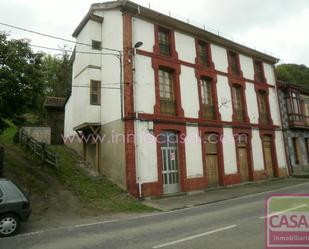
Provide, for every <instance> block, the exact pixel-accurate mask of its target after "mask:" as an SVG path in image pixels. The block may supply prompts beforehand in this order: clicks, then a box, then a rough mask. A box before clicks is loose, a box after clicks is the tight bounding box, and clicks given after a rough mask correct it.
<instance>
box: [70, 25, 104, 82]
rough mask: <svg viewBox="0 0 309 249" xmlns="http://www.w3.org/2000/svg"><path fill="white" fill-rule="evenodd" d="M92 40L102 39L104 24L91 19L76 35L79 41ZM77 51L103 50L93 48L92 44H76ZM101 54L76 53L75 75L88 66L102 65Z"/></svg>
mask: <svg viewBox="0 0 309 249" xmlns="http://www.w3.org/2000/svg"><path fill="white" fill-rule="evenodd" d="M92 40H96V41H101V40H102V24H101V23H98V22H95V21H92V20H89V21H88V22H87V24H86V25H85V26H84V28H83V29H82V30H81V32H80V33H79V35H78V36H77V37H76V41H77V42H78V43H85V44H89V45H91V44H92ZM76 51H80V52H92V53H100V52H101V51H98V50H93V49H92V48H91V47H90V46H85V45H81V44H76ZM100 60H101V55H95V54H85V53H76V54H75V61H74V65H73V77H75V76H76V75H78V74H79V73H80V72H81V71H82V70H83V69H84V68H85V67H86V66H88V65H95V66H100V65H101V64H100Z"/></svg>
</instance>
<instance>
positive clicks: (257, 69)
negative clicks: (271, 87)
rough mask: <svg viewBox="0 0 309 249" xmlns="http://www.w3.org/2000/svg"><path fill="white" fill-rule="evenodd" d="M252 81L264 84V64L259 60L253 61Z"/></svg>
mask: <svg viewBox="0 0 309 249" xmlns="http://www.w3.org/2000/svg"><path fill="white" fill-rule="evenodd" d="M253 68H254V80H255V81H256V82H259V83H266V77H265V72H264V63H263V62H262V61H260V60H256V59H254V60H253Z"/></svg>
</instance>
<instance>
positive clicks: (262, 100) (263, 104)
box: [258, 92, 269, 124]
mask: <svg viewBox="0 0 309 249" xmlns="http://www.w3.org/2000/svg"><path fill="white" fill-rule="evenodd" d="M258 98H259V107H260V122H261V123H262V124H269V113H268V110H267V94H266V92H259V93H258Z"/></svg>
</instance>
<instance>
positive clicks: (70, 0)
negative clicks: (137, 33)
mask: <svg viewBox="0 0 309 249" xmlns="http://www.w3.org/2000/svg"><path fill="white" fill-rule="evenodd" d="M96 2H98V1H95V0H92V1H91V0H44V1H42V0H27V1H25V0H2V1H1V2H0V23H7V24H11V25H15V26H19V27H23V28H27V29H31V30H35V31H38V32H42V33H47V34H51V35H55V36H60V37H63V38H65V39H73V38H72V36H71V35H72V33H73V31H74V29H75V28H76V27H77V25H78V24H79V22H80V21H81V19H82V18H83V17H84V16H85V14H86V13H87V12H88V10H89V8H90V5H91V4H92V3H96ZM134 2H136V3H139V4H141V5H143V6H147V7H149V6H150V8H152V9H154V10H158V11H160V12H163V13H166V14H167V13H170V14H171V16H173V17H176V18H180V19H182V20H187V19H189V22H190V23H194V24H196V25H199V26H203V25H205V27H206V29H208V30H209V31H212V32H216V33H218V32H219V34H220V35H222V36H224V37H226V38H229V39H233V40H234V41H236V42H238V43H240V44H243V45H246V46H249V47H251V48H254V49H257V50H259V51H261V52H266V53H268V54H270V55H273V56H275V57H277V58H279V59H280V63H296V64H305V65H306V66H308V67H309V0H194V1H183V0H134ZM0 31H6V32H9V33H10V35H11V37H12V38H29V39H31V43H32V44H34V45H40V46H47V47H53V48H57V47H58V46H60V47H62V46H63V45H64V42H61V41H58V40H54V39H50V38H46V37H42V36H39V35H34V34H31V33H27V32H23V31H18V30H14V29H12V28H7V27H5V26H2V25H0ZM66 45H67V46H68V47H69V48H72V47H73V45H72V44H70V43H67V44H66ZM46 52H47V51H46ZM50 52H51V51H50ZM53 53H55V52H53Z"/></svg>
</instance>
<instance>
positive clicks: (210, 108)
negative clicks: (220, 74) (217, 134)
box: [201, 78, 215, 119]
mask: <svg viewBox="0 0 309 249" xmlns="http://www.w3.org/2000/svg"><path fill="white" fill-rule="evenodd" d="M201 92H202V106H203V114H204V118H206V119H214V118H215V108H214V102H213V91H212V82H211V79H207V78H204V79H201Z"/></svg>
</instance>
